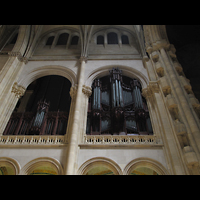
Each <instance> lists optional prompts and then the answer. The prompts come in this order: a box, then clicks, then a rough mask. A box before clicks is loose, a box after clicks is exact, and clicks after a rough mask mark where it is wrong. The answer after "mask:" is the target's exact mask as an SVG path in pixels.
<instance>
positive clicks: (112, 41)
mask: <svg viewBox="0 0 200 200" xmlns="http://www.w3.org/2000/svg"><path fill="white" fill-rule="evenodd" d="M107 39H108V44H118V38H117V34H116V33H114V32H111V33H108V35H107Z"/></svg>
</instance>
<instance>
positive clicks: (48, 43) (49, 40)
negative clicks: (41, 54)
mask: <svg viewBox="0 0 200 200" xmlns="http://www.w3.org/2000/svg"><path fill="white" fill-rule="evenodd" d="M54 38H55V37H54V36H51V37H49V38H48V40H47V42H46V45H52V43H53V40H54Z"/></svg>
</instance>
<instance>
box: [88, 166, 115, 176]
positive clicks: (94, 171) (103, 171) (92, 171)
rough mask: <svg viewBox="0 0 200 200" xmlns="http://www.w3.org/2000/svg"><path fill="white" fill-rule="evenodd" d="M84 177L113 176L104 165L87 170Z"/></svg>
mask: <svg viewBox="0 0 200 200" xmlns="http://www.w3.org/2000/svg"><path fill="white" fill-rule="evenodd" d="M85 175H115V174H114V172H113V171H112V170H111V169H110V168H109V167H107V166H106V165H103V164H99V165H96V166H94V167H93V168H91V169H90V170H88V172H87V173H86V174H85Z"/></svg>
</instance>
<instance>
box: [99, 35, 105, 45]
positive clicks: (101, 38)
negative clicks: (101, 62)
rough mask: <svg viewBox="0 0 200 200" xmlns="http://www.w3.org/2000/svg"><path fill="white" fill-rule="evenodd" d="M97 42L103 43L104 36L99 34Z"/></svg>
mask: <svg viewBox="0 0 200 200" xmlns="http://www.w3.org/2000/svg"><path fill="white" fill-rule="evenodd" d="M97 44H104V36H102V35H99V36H98V37H97Z"/></svg>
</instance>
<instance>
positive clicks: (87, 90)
mask: <svg viewBox="0 0 200 200" xmlns="http://www.w3.org/2000/svg"><path fill="white" fill-rule="evenodd" d="M82 92H83V94H85V95H86V96H87V97H88V98H89V97H90V95H91V94H92V88H91V87H89V86H86V85H83V87H82Z"/></svg>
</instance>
